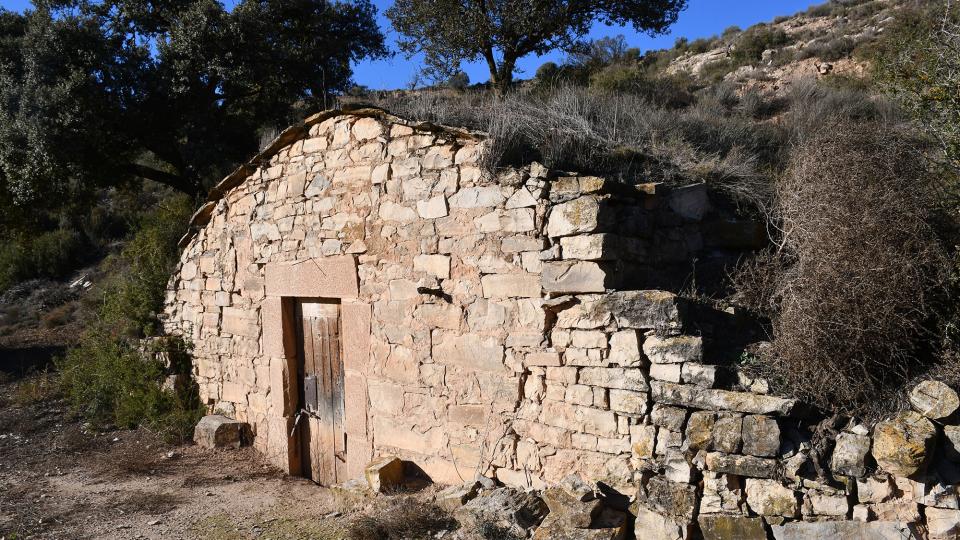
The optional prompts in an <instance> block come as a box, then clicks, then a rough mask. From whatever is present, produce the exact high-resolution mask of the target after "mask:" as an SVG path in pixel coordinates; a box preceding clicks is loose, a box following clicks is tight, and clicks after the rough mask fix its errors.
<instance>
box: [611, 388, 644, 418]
mask: <svg viewBox="0 0 960 540" xmlns="http://www.w3.org/2000/svg"><path fill="white" fill-rule="evenodd" d="M609 397H610V409H611V410H614V411H617V412H621V413H626V414H636V415H643V414H646V413H647V394H646V393H645V392H633V391H631V390H619V389H616V388H614V389H611V390H610V396H609Z"/></svg>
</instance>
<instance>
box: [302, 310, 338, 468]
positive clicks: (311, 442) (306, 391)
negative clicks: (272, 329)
mask: <svg viewBox="0 0 960 540" xmlns="http://www.w3.org/2000/svg"><path fill="white" fill-rule="evenodd" d="M297 319H298V320H299V322H300V324H299V325H298V326H299V328H300V332H299V334H300V335H299V337H300V344H301V346H300V347H299V349H300V354H299V360H300V362H299V365H300V369H299V375H300V410H301V414H302V415H303V416H302V417H301V419H300V426H302V427H301V428H300V429H301V431H300V445H301V456H302V457H303V458H302V459H303V474H304V476H308V477H310V478H311V479H313V481H314V482H317V483H318V484H321V485H324V486H331V485H334V484H336V483H339V482H342V481H344V480H347V476H346V465H347V453H346V451H347V449H346V443H347V441H346V435H345V433H344V430H343V416H344V401H343V357H342V355H341V339H340V305H339V304H338V303H334V302H329V301H323V300H312V299H311V300H306V299H304V300H300V301H299V302H298V303H297Z"/></svg>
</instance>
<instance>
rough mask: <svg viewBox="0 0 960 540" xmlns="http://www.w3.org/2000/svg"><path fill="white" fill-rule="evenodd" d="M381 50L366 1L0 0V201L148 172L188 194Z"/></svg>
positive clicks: (22, 202) (40, 197) (28, 203)
mask: <svg viewBox="0 0 960 540" xmlns="http://www.w3.org/2000/svg"><path fill="white" fill-rule="evenodd" d="M384 54H386V48H385V45H384V38H383V35H382V33H381V31H380V29H379V28H378V27H377V24H376V8H375V7H374V6H373V5H372V4H371V3H370V1H369V0H344V1H326V0H241V1H240V2H239V3H238V4H237V5H236V6H235V7H234V8H233V9H232V10H229V11H228V10H227V9H225V8H224V6H223V4H222V3H221V2H219V1H218V0H161V1H157V0H36V1H35V7H34V9H31V10H27V11H25V12H24V13H13V12H10V11H4V10H2V9H0V204H6V205H15V206H17V207H21V208H22V207H26V208H38V207H43V206H46V207H55V206H56V205H59V204H63V203H64V201H66V200H76V199H82V198H84V197H92V196H93V195H92V194H94V193H96V192H97V190H98V189H100V188H103V187H110V186H117V185H124V184H125V183H129V182H135V181H137V180H138V179H150V180H154V181H157V182H160V183H162V184H166V185H169V186H172V187H174V188H176V189H178V190H180V191H183V192H185V193H189V194H191V195H194V196H201V195H202V194H203V193H204V191H205V189H206V188H207V187H209V185H210V183H211V182H213V181H215V180H217V179H218V178H219V177H220V175H222V174H223V173H224V172H226V171H227V170H228V169H229V168H230V167H233V166H235V165H236V164H237V163H238V162H240V161H241V160H243V159H245V158H246V157H248V156H249V155H250V154H252V153H253V152H255V151H256V149H257V145H258V143H259V136H258V130H261V129H263V128H267V127H277V126H283V125H286V124H289V123H291V121H292V120H293V119H294V118H296V117H297V116H298V115H300V114H303V113H305V112H307V111H309V110H310V109H319V108H321V107H324V105H325V104H326V101H327V99H328V98H329V96H331V95H333V94H336V93H338V92H340V91H342V90H344V89H345V88H347V87H348V85H349V84H350V83H351V74H352V73H351V63H352V62H355V61H358V60H361V59H363V58H369V57H378V56H382V55H384Z"/></svg>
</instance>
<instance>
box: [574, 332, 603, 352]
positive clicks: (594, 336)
mask: <svg viewBox="0 0 960 540" xmlns="http://www.w3.org/2000/svg"><path fill="white" fill-rule="evenodd" d="M570 344H571V345H572V346H574V347H579V348H582V349H606V348H607V334H606V333H604V332H601V331H600V330H574V331H572V332H570Z"/></svg>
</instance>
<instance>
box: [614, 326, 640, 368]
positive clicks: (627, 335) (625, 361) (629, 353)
mask: <svg viewBox="0 0 960 540" xmlns="http://www.w3.org/2000/svg"><path fill="white" fill-rule="evenodd" d="M607 361H608V362H610V363H611V364H617V365H619V366H622V367H640V366H642V365H643V364H644V356H643V355H642V354H641V353H640V338H639V336H638V334H637V331H636V330H621V331H619V332H616V333H614V334H613V335H611V336H610V353H609V355H608V356H607Z"/></svg>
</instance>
